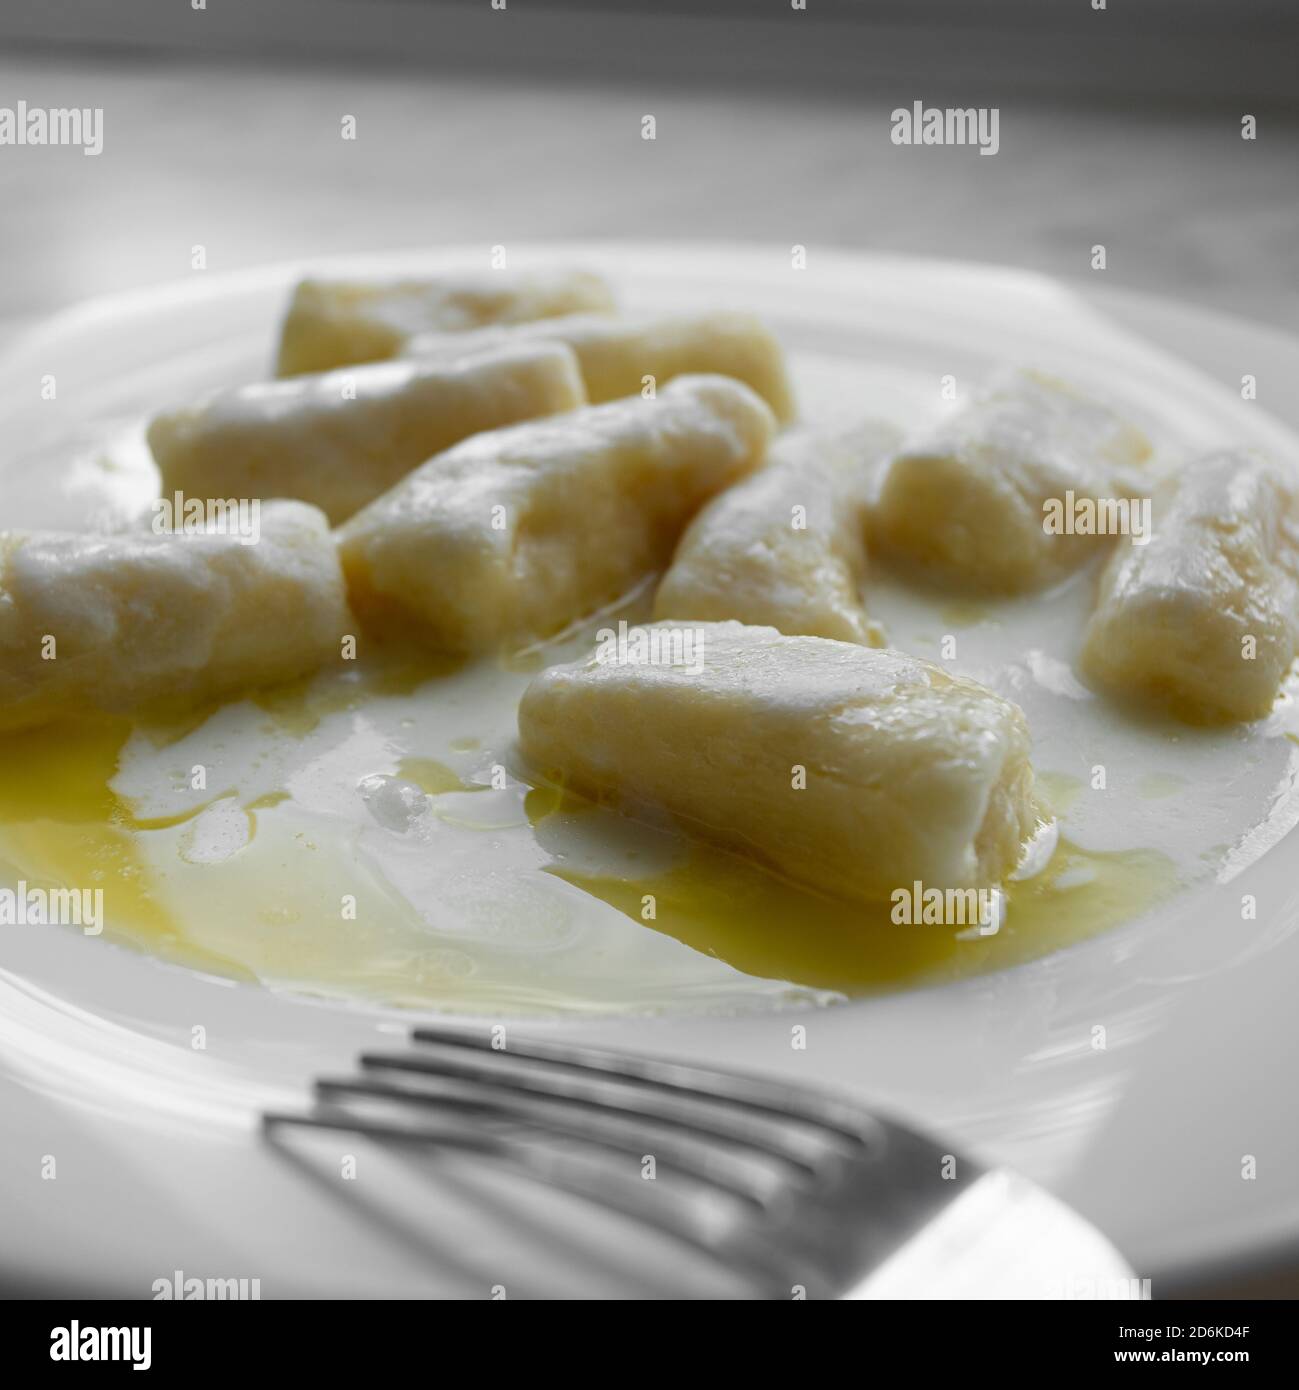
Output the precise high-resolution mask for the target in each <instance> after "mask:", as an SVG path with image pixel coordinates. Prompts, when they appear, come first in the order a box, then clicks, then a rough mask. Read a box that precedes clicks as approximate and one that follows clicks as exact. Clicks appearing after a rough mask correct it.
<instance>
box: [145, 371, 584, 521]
mask: <svg viewBox="0 0 1299 1390" xmlns="http://www.w3.org/2000/svg"><path fill="white" fill-rule="evenodd" d="M585 399H586V393H585V390H584V388H583V386H582V378H581V374H580V372H579V371H578V367H577V362H576V360H575V358H574V357H573V354H572V353H571V352H570V351H569V350H568V349H567V348H565V347H563V346H561V345H560V344H558V343H519V344H516V345H512V346H508V347H502V348H498V349H495V350H492V351H490V352H486V353H481V354H478V355H475V356H470V357H463V358H457V359H455V360H450V359H446V360H431V361H416V360H413V359H411V360H402V361H399V362H378V363H372V364H370V365H368V366H359V367H348V368H344V369H342V370H339V371H335V372H325V373H322V374H320V375H315V376H304V377H295V378H294V379H293V380H291V381H272V382H262V383H259V384H258V385H254V386H241V387H237V388H235V389H232V390H226V391H219V392H217V393H216V394H215V395H214V396H211V397H209V398H208V399H207V400H206V401H203V402H201V403H200V404H198V405H196V406H193V407H191V408H189V409H185V410H178V411H173V412H171V413H169V414H165V415H159V416H158V417H157V418H156V419H155V420H154V421H153V423H152V424H151V425H150V426H149V436H148V437H149V447H150V448H151V449H152V450H153V456H154V459H155V460H156V461H157V464H158V468H159V471H160V472H161V474H162V483H163V489H162V490H163V493H164V494H165V495H170V494H172V493H175V492H180V493H183V494H184V495H185V496H187V497H192V498H202V499H207V498H219V499H227V498H269V497H295V498H298V499H300V500H301V501H304V502H311V503H314V504H315V505H316V506H318V507H320V508H321V509H322V510H323V511H324V512H325V514H326V515H327V516H328V517H329V519H330V521H331V523H333V524H334V525H337V524H338V523H339V522H341V521H344V520H346V519H347V518H348V517H349V516H351V515H352V513H353V512H355V511H358V510H359V509H360V508H361V507H363V506H365V504H366V503H367V502H370V501H372V500H373V499H374V498H376V497H378V496H379V494H380V493H383V492H386V491H387V490H388V489H389V488H390V487H392V486H393V485H394V484H395V483H397V482H399V481H400V480H401V479H402V478H403V477H405V475H406V474H407V473H409V472H410V471H411V469H412V468H415V467H417V466H418V465H419V464H421V463H423V462H424V461H425V460H426V459H429V458H432V456H433V455H434V454H437V453H440V452H442V450H444V449H447V448H449V447H450V446H451V445H452V444H455V443H457V442H458V441H460V440H462V439H465V438H467V437H468V436H469V435H472V434H477V433H479V432H480V431H482V430H492V429H497V428H499V427H500V426H502V425H511V424H514V423H515V422H516V421H520V420H530V419H534V418H536V417H537V416H543V415H555V414H559V413H560V412H562V411H566V410H572V409H574V408H575V407H577V406H580V405H582V404H583V403H584V401H585Z"/></svg>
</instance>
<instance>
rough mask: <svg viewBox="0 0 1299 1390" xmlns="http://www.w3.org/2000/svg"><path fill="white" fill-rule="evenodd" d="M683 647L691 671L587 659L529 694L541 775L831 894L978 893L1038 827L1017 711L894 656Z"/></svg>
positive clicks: (743, 636) (736, 633)
mask: <svg viewBox="0 0 1299 1390" xmlns="http://www.w3.org/2000/svg"><path fill="white" fill-rule="evenodd" d="M690 630H691V632H692V633H693V634H694V638H693V640H694V648H693V650H692V652H691V654H690V662H689V664H686V663H682V664H678V665H669V664H655V663H653V662H651V661H648V660H645V661H631V660H616V659H605V660H601V659H600V652H599V650H597V653H596V655H593V656H592V657H591V658H589V659H588V660H586V661H583V662H576V663H574V664H571V665H566V666H553V667H551V668H550V669H548V670H546V671H543V672H542V673H541V674H540V675H539V676H537V677H536V678H535V679H534V680H533V682H532V684H531V685H530V686H529V687H528V689H527V691H526V692H525V693H524V696H523V700H522V702H521V703H520V705H519V737H520V751H521V753H522V755H523V757H524V758H525V759H526V760H527V762H528V763H529V764H530V765H531V766H532V767H533V768H534V769H535V770H536V772H537V774H538V775H539V776H540V777H542V778H543V779H548V780H551V781H553V782H557V783H559V784H562V785H564V786H567V787H571V788H572V789H573V790H575V791H577V792H579V793H582V794H584V795H586V796H589V797H592V798H594V799H598V800H601V801H605V802H609V803H611V804H614V805H617V806H619V807H621V808H622V809H624V810H626V811H628V812H629V813H631V814H632V815H641V816H646V817H650V818H658V817H661V816H662V815H663V814H664V813H667V814H668V815H670V816H672V817H674V818H675V819H676V820H677V821H678V822H679V823H680V825H681V826H682V827H683V828H684V829H686V830H689V831H691V832H693V833H695V834H698V835H701V836H703V837H705V838H707V839H709V840H712V841H714V842H716V843H719V844H721V845H723V846H726V847H728V848H731V849H734V850H738V851H740V852H742V853H745V854H749V855H753V856H755V857H757V858H758V859H759V860H761V861H763V862H764V863H765V864H767V865H768V866H769V867H771V868H773V869H775V870H777V871H778V872H780V873H782V874H784V875H785V876H787V877H789V878H791V879H794V880H796V881H798V882H800V883H804V884H807V885H808V886H810V887H812V888H815V889H819V890H821V891H822V892H825V893H828V894H837V895H840V896H845V897H851V898H860V899H869V900H875V901H878V900H884V899H887V898H888V897H889V896H890V895H891V894H892V893H893V892H894V890H895V889H898V888H906V889H907V890H908V891H909V890H910V889H911V888H912V885H913V883H915V882H916V881H919V882H920V883H921V884H922V885H923V886H924V887H925V888H930V887H933V888H940V889H947V888H967V887H976V888H977V887H990V886H992V885H995V884H997V883H999V882H1000V881H1001V880H1002V879H1003V878H1005V877H1006V875H1007V874H1009V873H1010V872H1011V871H1012V870H1013V869H1014V868H1015V866H1016V864H1017V862H1018V860H1019V858H1020V854H1021V849H1022V846H1023V845H1024V843H1025V842H1026V841H1027V840H1028V839H1029V838H1030V836H1031V835H1032V834H1033V832H1034V830H1035V828H1036V826H1037V819H1036V814H1035V812H1034V809H1033V806H1032V789H1033V773H1032V768H1031V766H1030V764H1029V736H1028V729H1027V727H1026V725H1025V722H1024V716H1023V714H1022V713H1021V711H1020V710H1019V709H1018V708H1017V707H1016V706H1015V705H1013V704H1011V703H1009V702H1008V701H1006V700H1003V699H1002V698H1001V697H1000V696H998V695H996V694H994V693H993V692H992V691H990V690H986V689H984V687H982V686H980V685H976V684H975V683H974V682H973V681H969V680H963V679H958V678H956V677H954V676H950V675H948V674H947V673H946V672H944V671H942V670H940V669H939V668H938V667H936V666H931V665H930V664H929V663H928V662H925V661H919V660H917V659H916V658H914V657H910V656H905V655H903V654H902V653H901V652H896V651H878V650H874V649H872V648H870V647H863V646H860V645H858V644H856V643H850V642H834V641H829V640H827V639H825V638H822V637H785V636H783V635H782V634H780V633H778V632H776V631H775V629H774V628H769V627H746V626H744V625H743V624H740V623H701V624H696V625H691V629H690ZM670 631H671V625H669V624H663V623H659V624H654V625H653V626H652V627H650V628H649V629H648V630H647V632H648V633H649V634H654V633H656V632H658V633H665V634H666V633H670ZM630 649H631V648H630V646H629V647H628V650H630ZM668 649H669V648H668V647H667V646H666V645H665V647H664V650H665V651H666V650H668ZM645 650H647V651H652V646H650V647H647V648H645ZM682 650H683V651H684V650H685V648H684V646H683V648H682ZM800 769H801V770H802V772H801V773H800ZM804 780H805V785H803V782H804Z"/></svg>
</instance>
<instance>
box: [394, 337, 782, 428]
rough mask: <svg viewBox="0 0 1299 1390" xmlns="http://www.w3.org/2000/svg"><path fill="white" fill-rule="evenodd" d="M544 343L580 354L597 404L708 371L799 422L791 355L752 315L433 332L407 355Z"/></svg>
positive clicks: (417, 341)
mask: <svg viewBox="0 0 1299 1390" xmlns="http://www.w3.org/2000/svg"><path fill="white" fill-rule="evenodd" d="M539 340H544V341H546V342H557V343H564V344H565V345H566V346H568V347H570V348H572V349H573V351H574V352H575V353H576V354H577V360H578V362H579V363H580V365H581V368H582V377H583V379H584V380H585V382H586V394H587V396H588V397H589V398H590V400H591V402H592V403H593V404H600V403H601V402H604V401H612V400H616V399H617V398H618V397H619V396H637V395H640V394H641V392H642V391H643V390H644V389H645V379H646V378H647V377H650V378H653V381H654V383H655V385H656V386H666V385H667V383H668V382H669V381H671V380H672V378H673V377H678V376H689V375H696V374H700V373H704V374H716V375H718V376H730V377H734V378H735V379H736V381H742V382H744V384H745V385H746V386H751V387H752V388H753V389H754V390H755V391H756V392H757V393H758V395H760V396H761V397H762V398H763V400H765V401H766V402H767V404H768V405H769V406H770V407H771V409H772V411H773V412H774V413H775V416H776V419H777V420H779V421H781V422H782V423H785V422H787V421H789V420H791V419H793V417H794V393H793V388H792V387H791V386H790V383H789V377H788V375H787V373H786V370H785V357H784V353H783V352H782V351H781V349H780V344H779V343H778V342H777V341H776V339H775V337H774V336H773V335H772V333H771V331H770V330H769V329H768V328H767V327H766V326H765V325H764V324H763V322H762V321H761V320H760V319H757V318H755V317H754V316H753V315H752V314H738V313H712V314H697V315H694V316H691V317H689V318H661V319H655V318H648V319H647V318H627V319H615V318H605V317H601V316H599V315H595V314H577V315H572V316H570V317H567V318H552V319H543V320H541V321H539V322H537V323H523V324H516V325H513V326H511V327H508V328H506V327H495V328H481V329H478V330H477V331H476V332H472V333H463V334H461V333H433V334H426V335H423V336H421V337H418V338H413V339H412V340H411V341H410V343H409V344H408V346H407V348H406V351H407V353H408V354H409V355H411V356H423V355H431V356H444V355H446V354H452V355H454V354H457V353H463V352H465V351H468V350H472V351H478V350H481V349H482V348H485V347H497V346H500V345H501V344H503V343H509V342H519V341H529V342H535V341H539Z"/></svg>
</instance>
